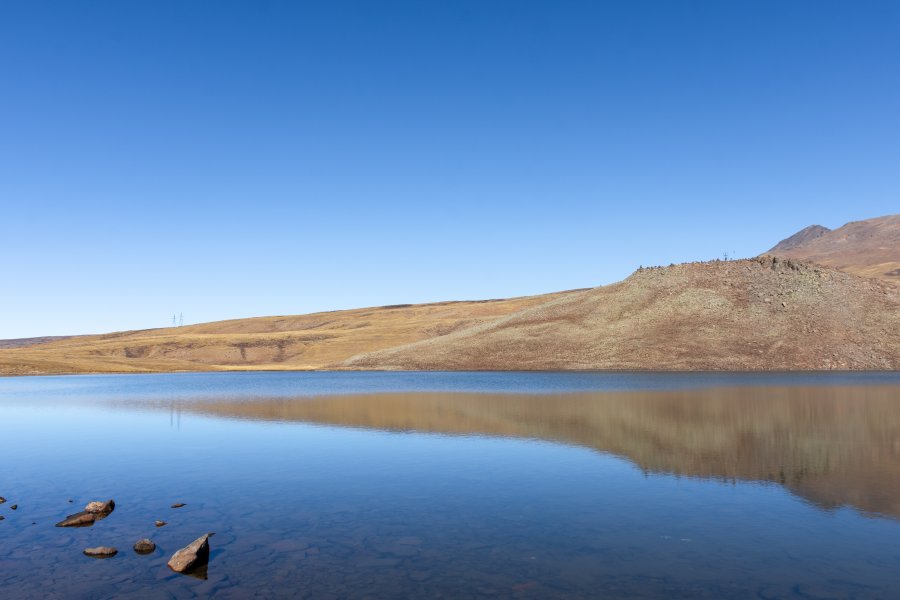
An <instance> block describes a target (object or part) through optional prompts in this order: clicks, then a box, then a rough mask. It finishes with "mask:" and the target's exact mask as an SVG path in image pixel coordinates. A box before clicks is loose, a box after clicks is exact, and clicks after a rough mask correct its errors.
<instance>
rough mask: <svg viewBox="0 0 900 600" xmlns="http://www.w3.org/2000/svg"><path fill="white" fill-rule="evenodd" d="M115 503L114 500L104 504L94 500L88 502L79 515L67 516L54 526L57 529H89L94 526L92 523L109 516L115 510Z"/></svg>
mask: <svg viewBox="0 0 900 600" xmlns="http://www.w3.org/2000/svg"><path fill="white" fill-rule="evenodd" d="M115 508H116V503H115V501H114V500H107V501H106V502H101V501H99V500H95V501H93V502H88V503H87V505H86V506H85V507H84V510H83V511H81V512H80V513H75V514H74V515H69V516H67V517H66V518H65V519H63V520H62V521H60V522H59V523H57V524H56V526H57V527H90V526H91V525H93V524H94V521H99V520H100V519H105V518H106V517H108V516H109V514H110V513H111V512H112V511H113V510H115Z"/></svg>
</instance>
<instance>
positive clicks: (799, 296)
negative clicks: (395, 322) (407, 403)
mask: <svg viewBox="0 0 900 600" xmlns="http://www.w3.org/2000/svg"><path fill="white" fill-rule="evenodd" d="M343 366H344V367H349V368H378V369H427V370H431V369H437V370H441V369H452V370H467V369H496V370H507V369H667V370H668V369H685V370H703V369H710V370H720V369H724V370H747V369H750V370H771V369H785V370H796V369H898V368H900V288H898V287H897V286H892V285H890V284H886V283H884V282H881V281H878V280H873V279H863V278H859V277H855V276H853V275H849V274H847V273H842V272H840V271H836V270H833V269H828V268H824V267H816V266H813V265H810V264H806V263H798V262H794V261H784V260H780V259H778V258H777V257H762V258H759V259H754V260H738V261H731V262H712V263H694V264H683V265H674V266H671V267H665V268H653V269H642V270H639V271H637V272H636V273H634V274H633V275H632V276H631V277H629V278H628V279H626V280H625V281H622V282H620V283H617V284H614V285H610V286H606V287H599V288H594V289H591V290H587V291H584V292H581V293H578V294H571V295H568V296H564V297H561V298H557V299H555V300H552V301H549V302H546V303H543V304H540V305H538V306H535V307H533V308H528V309H524V310H522V311H519V312H517V313H514V314H512V315H509V316H506V317H501V318H497V319H495V320H493V321H490V322H487V323H483V324H479V325H476V326H473V327H469V328H465V329H461V330H459V331H456V332H453V333H450V334H448V335H445V336H441V337H436V338H432V339H427V340H423V341H420V342H416V343H413V344H408V345H406V346H401V347H398V348H390V349H386V350H381V351H378V352H371V353H366V354H361V355H359V356H356V357H354V358H352V359H351V360H349V361H346V362H345V363H343Z"/></svg>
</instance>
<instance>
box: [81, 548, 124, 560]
mask: <svg viewBox="0 0 900 600" xmlns="http://www.w3.org/2000/svg"><path fill="white" fill-rule="evenodd" d="M84 553H85V554H86V555H87V556H90V557H92V558H109V557H111V556H115V555H116V554H118V553H119V551H118V550H116V549H115V548H113V547H111V546H97V547H96V548H85V549H84Z"/></svg>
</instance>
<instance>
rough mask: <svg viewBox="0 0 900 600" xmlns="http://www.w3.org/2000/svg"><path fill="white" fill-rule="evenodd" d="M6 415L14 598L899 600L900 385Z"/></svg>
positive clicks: (59, 400) (91, 389)
mask: <svg viewBox="0 0 900 600" xmlns="http://www.w3.org/2000/svg"><path fill="white" fill-rule="evenodd" d="M0 411H2V413H0V414H2V419H0V443H2V447H3V450H4V451H3V460H2V462H0V496H3V497H5V498H6V499H7V502H6V503H4V504H0V515H2V516H3V517H5V518H4V520H2V521H0V597H3V598H16V599H18V598H85V599H87V598H90V599H95V598H120V597H133V598H195V597H200V598H205V597H215V598H280V597H284V598H417V599H418V598H454V599H457V598H711V599H712V598H715V599H722V598H761V599H770V598H798V599H801V598H802V599H812V598H821V599H826V598H900V576H898V566H900V374H898V373H821V374H811V373H810V374H807V373H801V374H786V373H781V374H779V373H775V374H703V373H699V374H659V373H351V372H346V373H183V374H164V375H103V376H71V377H34V378H2V379H0ZM109 498H114V499H115V501H116V509H115V511H114V512H113V513H112V514H111V515H109V516H108V517H107V518H105V519H103V520H102V521H98V522H97V523H95V524H94V525H93V526H91V527H83V528H59V527H55V526H54V524H55V523H56V522H57V521H59V520H61V519H62V518H64V517H65V516H66V515H68V514H72V513H75V512H78V511H79V510H81V509H82V507H83V506H84V505H85V504H86V503H87V502H88V501H91V500H107V499H109ZM173 503H185V506H184V507H182V508H177V509H176V508H171V505H172V504H173ZM13 504H17V506H18V508H17V510H12V509H11V506H12V505H13ZM156 520H162V521H166V522H167V525H165V526H163V527H159V528H157V527H156V526H155V525H154V522H155V521H156ZM207 532H215V535H214V536H213V537H212V538H211V540H210V545H211V554H210V560H209V565H208V568H207V569H206V570H205V571H202V572H197V573H194V575H193V576H188V575H181V574H177V573H174V572H172V571H171V570H170V569H169V568H168V567H167V566H166V562H167V560H168V559H169V557H170V556H171V555H172V553H173V552H175V551H176V550H178V549H179V548H181V547H182V546H185V545H187V544H188V543H189V542H191V541H193V540H194V539H196V538H197V537H199V536H201V535H202V534H204V533H207ZM145 537H147V538H150V539H152V540H153V541H154V542H155V543H156V544H157V549H156V551H155V552H153V553H152V554H150V555H146V556H141V555H138V554H136V553H135V552H134V551H133V550H132V545H133V544H134V542H136V541H137V540H138V539H140V538H145ZM89 546H115V547H116V548H118V550H119V553H118V554H117V555H116V556H114V557H112V558H108V559H93V558H89V557H87V556H84V555H83V554H82V550H83V549H84V548H86V547H89Z"/></svg>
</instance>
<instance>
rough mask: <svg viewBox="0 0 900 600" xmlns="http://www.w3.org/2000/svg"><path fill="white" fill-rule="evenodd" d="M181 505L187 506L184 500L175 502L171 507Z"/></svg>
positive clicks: (179, 506)
mask: <svg viewBox="0 0 900 600" xmlns="http://www.w3.org/2000/svg"><path fill="white" fill-rule="evenodd" d="M182 506H187V504H185V503H184V502H176V503H175V504H173V505H172V508H181V507H182Z"/></svg>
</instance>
